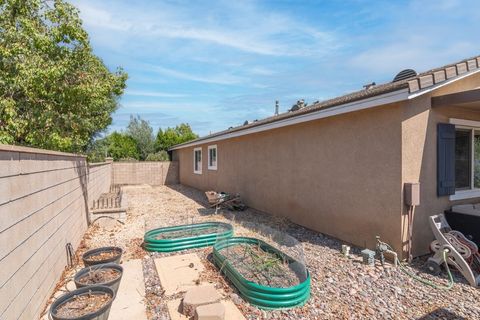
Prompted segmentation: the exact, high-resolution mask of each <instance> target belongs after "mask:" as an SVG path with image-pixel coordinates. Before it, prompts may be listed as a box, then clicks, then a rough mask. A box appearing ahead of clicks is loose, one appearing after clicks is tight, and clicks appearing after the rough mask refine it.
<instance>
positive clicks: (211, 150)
mask: <svg viewBox="0 0 480 320" xmlns="http://www.w3.org/2000/svg"><path fill="white" fill-rule="evenodd" d="M217 157H218V156H217V145H213V146H208V170H217V161H218V160H217Z"/></svg>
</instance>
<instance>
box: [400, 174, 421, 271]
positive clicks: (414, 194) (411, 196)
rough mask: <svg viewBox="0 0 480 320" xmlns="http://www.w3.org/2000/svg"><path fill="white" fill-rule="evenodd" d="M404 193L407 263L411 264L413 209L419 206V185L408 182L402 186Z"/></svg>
mask: <svg viewBox="0 0 480 320" xmlns="http://www.w3.org/2000/svg"><path fill="white" fill-rule="evenodd" d="M404 191H405V204H406V205H407V206H408V217H407V220H408V232H407V234H408V243H407V250H408V262H409V263H410V262H412V260H413V254H412V247H413V245H412V238H413V220H414V218H415V207H416V206H418V205H420V183H419V182H408V183H405V185H404Z"/></svg>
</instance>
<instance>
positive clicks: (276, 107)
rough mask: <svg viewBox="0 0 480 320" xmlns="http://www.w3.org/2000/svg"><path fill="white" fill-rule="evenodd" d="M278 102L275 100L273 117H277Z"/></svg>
mask: <svg viewBox="0 0 480 320" xmlns="http://www.w3.org/2000/svg"><path fill="white" fill-rule="evenodd" d="M278 109H279V107H278V100H275V115H276V116H278Z"/></svg>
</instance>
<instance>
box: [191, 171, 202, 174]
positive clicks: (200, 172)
mask: <svg viewBox="0 0 480 320" xmlns="http://www.w3.org/2000/svg"><path fill="white" fill-rule="evenodd" d="M193 173H195V174H202V171H193Z"/></svg>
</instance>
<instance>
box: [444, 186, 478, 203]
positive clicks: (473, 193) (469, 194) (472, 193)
mask: <svg viewBox="0 0 480 320" xmlns="http://www.w3.org/2000/svg"><path fill="white" fill-rule="evenodd" d="M479 197H480V189H473V190H463V191H457V192H455V194H452V195H451V196H450V197H449V200H450V201H454V200H463V199H470V198H479Z"/></svg>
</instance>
